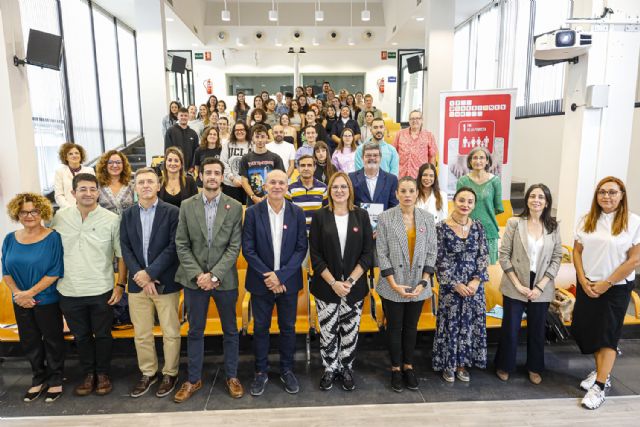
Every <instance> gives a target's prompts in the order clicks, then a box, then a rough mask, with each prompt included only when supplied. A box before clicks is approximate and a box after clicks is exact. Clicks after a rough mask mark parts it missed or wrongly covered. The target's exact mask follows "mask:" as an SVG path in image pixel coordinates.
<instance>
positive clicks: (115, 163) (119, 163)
mask: <svg viewBox="0 0 640 427" xmlns="http://www.w3.org/2000/svg"><path fill="white" fill-rule="evenodd" d="M107 164H108V165H116V166H120V165H122V160H109V161H108V162H107Z"/></svg>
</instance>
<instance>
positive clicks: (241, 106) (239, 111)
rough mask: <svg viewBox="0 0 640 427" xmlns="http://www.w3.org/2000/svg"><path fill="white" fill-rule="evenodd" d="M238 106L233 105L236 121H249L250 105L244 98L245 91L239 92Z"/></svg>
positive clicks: (237, 96)
mask: <svg viewBox="0 0 640 427" xmlns="http://www.w3.org/2000/svg"><path fill="white" fill-rule="evenodd" d="M236 101H237V102H236V106H235V107H233V112H234V113H235V116H236V117H235V121H236V122H238V121H243V122H246V121H247V114H249V106H248V105H247V102H246V101H245V99H244V92H238V94H237V95H236Z"/></svg>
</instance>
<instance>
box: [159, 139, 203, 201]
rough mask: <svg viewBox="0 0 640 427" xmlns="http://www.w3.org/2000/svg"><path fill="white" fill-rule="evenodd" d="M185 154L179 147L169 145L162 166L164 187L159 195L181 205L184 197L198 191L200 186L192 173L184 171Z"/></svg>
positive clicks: (186, 197) (165, 199)
mask: <svg viewBox="0 0 640 427" xmlns="http://www.w3.org/2000/svg"><path fill="white" fill-rule="evenodd" d="M183 164H184V155H183V154H182V150H180V149H179V148H178V147H169V148H167V151H166V152H165V154H164V164H163V166H162V187H160V191H158V197H159V198H160V199H162V200H163V201H165V202H167V203H171V204H172V205H174V206H177V207H180V205H181V204H182V201H183V200H184V199H188V198H189V197H191V196H193V195H195V194H197V193H198V187H197V186H196V182H195V180H194V179H193V177H192V176H191V175H187V174H185V172H184V167H183V166H182V165H183Z"/></svg>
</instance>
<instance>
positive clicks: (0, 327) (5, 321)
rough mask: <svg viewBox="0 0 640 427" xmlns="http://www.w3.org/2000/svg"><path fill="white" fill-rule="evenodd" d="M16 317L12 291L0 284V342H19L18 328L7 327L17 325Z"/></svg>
mask: <svg viewBox="0 0 640 427" xmlns="http://www.w3.org/2000/svg"><path fill="white" fill-rule="evenodd" d="M15 323H16V316H15V313H14V311H13V301H12V299H11V290H10V289H9V287H8V286H7V285H6V284H5V283H4V281H3V282H2V283H0V342H19V341H20V337H19V336H18V327H17V326H12V327H5V326H7V325H15Z"/></svg>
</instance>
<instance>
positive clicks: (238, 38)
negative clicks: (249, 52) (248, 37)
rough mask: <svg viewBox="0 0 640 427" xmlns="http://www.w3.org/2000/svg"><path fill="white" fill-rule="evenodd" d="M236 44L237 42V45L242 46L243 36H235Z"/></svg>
mask: <svg viewBox="0 0 640 427" xmlns="http://www.w3.org/2000/svg"><path fill="white" fill-rule="evenodd" d="M236 44H237V45H238V46H244V40H243V38H242V37H237V38H236Z"/></svg>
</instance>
